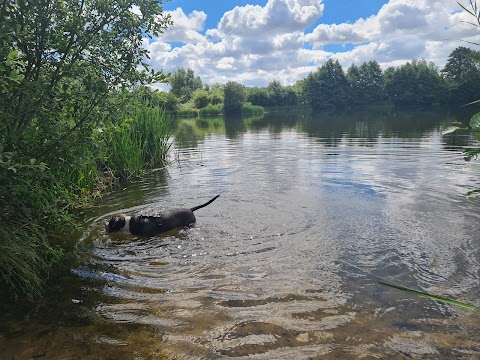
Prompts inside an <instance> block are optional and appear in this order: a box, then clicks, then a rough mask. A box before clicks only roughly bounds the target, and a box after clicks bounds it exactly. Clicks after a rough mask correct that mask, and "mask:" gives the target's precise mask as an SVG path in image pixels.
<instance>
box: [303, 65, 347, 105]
mask: <svg viewBox="0 0 480 360" xmlns="http://www.w3.org/2000/svg"><path fill="white" fill-rule="evenodd" d="M302 85H303V88H302V93H303V98H304V101H305V102H306V103H307V104H309V105H310V106H311V107H312V109H313V110H314V111H322V110H334V109H338V108H343V107H344V106H346V105H347V104H348V102H349V98H348V85H349V84H348V80H347V77H346V76H345V73H344V71H343V69H342V66H341V65H340V63H339V62H338V60H332V59H329V60H328V61H327V62H326V63H325V64H324V65H323V66H321V67H320V68H319V69H318V70H317V71H316V72H313V73H310V74H309V75H308V76H307V78H306V79H305V80H304V81H303V83H302Z"/></svg>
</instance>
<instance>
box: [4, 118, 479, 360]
mask: <svg viewBox="0 0 480 360" xmlns="http://www.w3.org/2000/svg"><path fill="white" fill-rule="evenodd" d="M452 120H453V119H452V117H451V116H450V115H448V114H447V113H445V112H439V113H436V114H431V113H422V112H416V113H392V112H379V113H377V114H373V115H372V114H364V115H356V116H343V117H341V118H340V117H333V116H325V115H324V116H317V117H314V118H311V117H309V116H299V115H296V114H291V115H288V114H281V115H280V114H275V113H273V114H269V115H268V116H267V117H265V118H257V119H243V120H236V121H233V120H229V121H227V123H226V124H225V123H224V122H223V121H222V120H218V119H216V120H203V121H195V120H183V121H182V122H181V123H180V124H179V132H178V134H177V143H176V148H175V150H174V153H173V155H172V159H171V160H172V164H171V165H170V166H169V167H168V168H167V169H163V170H157V171H155V172H153V173H152V174H151V175H149V176H147V177H146V178H145V179H143V180H141V181H136V182H132V183H128V184H123V186H122V187H121V188H119V189H117V190H115V191H113V192H112V193H111V194H109V195H108V196H106V197H105V198H104V199H103V200H102V202H101V203H100V204H98V206H97V207H96V208H94V209H90V210H87V211H85V213H84V215H83V216H84V217H85V223H86V226H85V231H84V232H83V234H81V235H80V236H79V237H76V238H75V240H72V241H74V242H75V255H76V260H75V261H74V265H73V269H72V271H71V273H70V274H69V275H66V276H65V278H63V279H60V280H59V281H58V284H59V285H58V287H59V289H61V291H59V290H58V289H56V288H55V287H53V288H52V293H53V294H54V295H53V296H54V297H55V298H56V299H58V304H62V305H58V306H57V305H56V304H55V303H51V304H45V305H44V306H43V307H40V308H39V310H37V312H36V313H34V314H33V315H32V314H30V315H29V318H28V319H26V320H24V321H22V322H18V321H17V322H10V323H6V324H4V325H2V328H0V330H2V336H0V351H2V352H3V353H4V354H6V355H5V356H8V357H6V358H9V359H10V358H12V359H23V358H32V357H35V358H47V359H57V358H58V359H76V358H79V359H90V358H91V359H115V358H116V359H118V358H125V359H147V358H151V359H158V358H169V357H172V358H186V359H200V358H205V359H207V358H208V359H215V358H242V357H245V358H246V357H248V358H252V359H293V358H295V359H316V358H319V359H320V358H321V359H338V358H345V359H357V358H366V359H372V358H386V357H390V358H393V359H397V358H398V359H403V358H419V359H420V358H421V359H425V358H432V359H437V358H456V359H457V358H460V359H476V358H480V332H479V330H480V315H479V314H478V313H472V312H469V311H467V310H463V309H459V308H454V307H452V306H450V305H445V304H442V303H439V302H435V301H432V300H429V299H425V298H422V297H419V296H416V295H412V294H409V293H404V292H401V291H399V290H396V289H392V288H389V287H386V286H384V285H381V284H379V283H378V281H387V282H390V283H394V284H397V285H402V286H408V287H411V288H415V289H418V290H423V291H427V292H430V293H433V294H436V295H441V296H445V297H449V298H454V299H457V300H460V301H463V302H466V303H470V304H473V305H476V306H480V301H479V297H478V295H479V290H480V281H479V280H480V236H479V235H478V234H479V233H480V232H479V230H480V225H479V224H480V222H479V219H480V203H479V201H478V200H469V199H467V198H466V197H465V194H466V192H467V191H468V190H469V189H471V188H473V187H475V186H479V181H478V179H479V178H478V170H479V167H478V164H475V163H466V162H464V160H463V155H462V150H463V147H464V146H466V145H468V144H471V141H472V140H471V139H470V138H469V137H468V136H466V135H458V134H457V135H449V136H444V137H442V135H441V131H442V129H444V128H445V127H447V126H448V125H449V122H450V121H452ZM216 194H220V195H221V196H220V198H218V199H217V200H216V201H215V202H214V203H212V204H211V205H209V206H208V207H206V208H204V209H201V210H198V211H197V212H196V217H197V223H196V225H195V226H194V227H192V228H189V229H183V230H180V231H175V232H172V233H169V234H166V235H161V236H156V237H152V238H148V239H142V238H131V237H121V236H115V235H107V234H105V233H104V231H103V224H104V222H105V221H106V219H107V218H108V216H109V215H110V214H112V213H113V212H118V211H119V210H121V211H125V212H129V213H132V214H155V213H158V212H159V211H162V210H165V209H168V208H171V207H177V206H186V207H191V206H195V205H198V204H200V203H203V202H205V201H207V200H208V199H209V198H211V197H213V196H214V195H216ZM45 314H47V315H45Z"/></svg>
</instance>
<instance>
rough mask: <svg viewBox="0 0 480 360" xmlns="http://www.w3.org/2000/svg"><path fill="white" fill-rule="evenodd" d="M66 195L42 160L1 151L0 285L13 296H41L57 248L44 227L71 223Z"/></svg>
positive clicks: (57, 257) (58, 226)
mask: <svg viewBox="0 0 480 360" xmlns="http://www.w3.org/2000/svg"><path fill="white" fill-rule="evenodd" d="M66 203H68V198H67V196H66V193H65V192H64V189H63V187H62V186H61V184H60V183H59V182H58V181H57V180H56V179H55V178H54V177H53V176H52V175H51V174H50V173H49V172H48V169H47V168H46V166H45V164H35V163H34V162H33V160H30V159H22V158H19V157H18V156H17V155H16V154H15V153H0V219H1V226H0V284H1V285H3V286H4V287H5V288H7V289H8V290H9V292H10V294H11V295H12V296H13V297H15V298H26V299H33V298H35V297H37V296H39V295H40V293H41V291H42V288H43V284H44V282H45V279H46V277H47V275H48V272H49V270H50V268H51V266H52V265H53V264H54V263H55V262H57V261H58V260H59V259H60V257H61V256H62V250H61V249H60V248H58V247H56V246H54V245H51V244H50V243H49V232H51V231H52V230H58V229H59V228H60V227H62V226H65V225H67V224H70V225H71V224H72V222H71V218H70V217H69V216H68V215H67V212H66V211H65V204H66Z"/></svg>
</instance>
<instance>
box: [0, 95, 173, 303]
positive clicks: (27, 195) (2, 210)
mask: <svg viewBox="0 0 480 360" xmlns="http://www.w3.org/2000/svg"><path fill="white" fill-rule="evenodd" d="M100 125H101V126H100V127H98V128H94V129H93V130H92V131H91V132H90V133H89V136H85V137H84V140H83V142H82V143H79V144H76V145H77V146H78V149H79V151H69V149H71V147H67V146H65V144H61V145H60V144H59V145H58V148H59V149H54V150H53V149H52V152H55V153H59V154H62V156H52V157H49V158H48V160H45V161H43V162H41V161H39V160H36V159H34V158H33V157H31V156H29V155H24V154H21V153H20V152H19V151H11V152H6V151H0V220H1V223H2V225H1V226H0V287H2V288H3V289H4V290H5V291H6V292H7V293H8V294H9V295H10V296H11V297H13V298H16V299H30V300H31V299H34V298H36V297H38V296H40V295H41V293H42V290H43V284H44V283H45V281H46V279H47V278H48V276H49V272H50V270H51V268H52V266H53V265H54V264H55V263H56V262H58V261H59V260H60V259H61V257H62V254H63V249H62V248H61V247H59V246H58V245H55V244H57V243H59V241H57V240H55V238H54V235H53V234H61V232H62V229H66V230H69V231H70V230H71V228H72V226H74V221H73V218H72V215H71V210H72V209H73V208H75V207H77V206H81V205H85V204H87V203H90V202H91V201H93V200H94V198H95V197H97V196H101V193H102V191H104V190H105V189H106V188H107V187H109V186H111V185H112V184H113V183H114V180H116V179H122V178H129V177H131V176H138V175H141V174H143V173H144V172H145V171H148V170H149V169H151V168H154V167H158V166H162V165H163V164H164V163H165V161H166V159H167V155H168V151H169V149H170V145H171V142H170V135H171V133H172V129H173V123H172V121H171V120H170V119H169V118H168V117H167V116H166V114H165V112H163V111H162V110H160V109H158V108H152V107H148V106H146V105H141V104H139V103H136V104H135V105H134V106H131V107H130V108H128V110H127V108H125V109H124V110H123V111H122V112H118V113H115V115H114V116H112V115H106V116H105V117H104V118H103V119H102V120H101V121H100ZM70 145H71V144H70ZM0 150H3V149H0ZM78 154H81V156H80V155H78Z"/></svg>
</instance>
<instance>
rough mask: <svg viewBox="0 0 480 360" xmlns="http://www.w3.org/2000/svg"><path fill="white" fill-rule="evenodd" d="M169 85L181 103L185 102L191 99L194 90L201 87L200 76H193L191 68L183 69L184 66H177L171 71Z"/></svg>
mask: <svg viewBox="0 0 480 360" xmlns="http://www.w3.org/2000/svg"><path fill="white" fill-rule="evenodd" d="M170 85H171V89H170V91H171V92H172V93H173V94H174V95H175V96H176V97H177V98H178V99H179V100H180V102H182V103H186V102H188V101H189V100H190V99H192V96H193V92H194V91H195V90H198V89H202V88H203V84H202V80H201V79H200V77H198V76H197V77H195V74H194V72H193V70H192V69H187V70H185V69H184V68H179V69H178V70H176V71H175V72H174V73H173V75H172V77H171V81H170Z"/></svg>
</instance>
